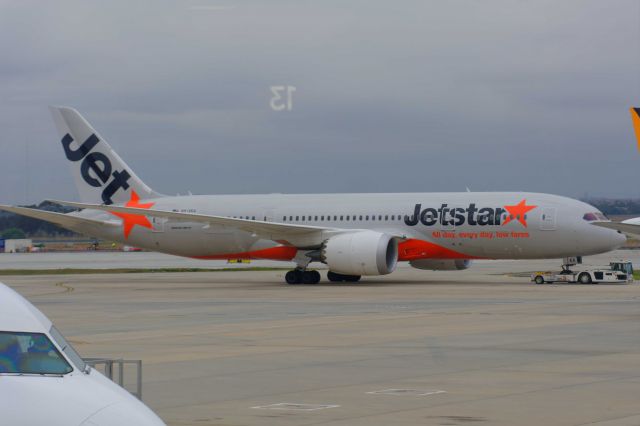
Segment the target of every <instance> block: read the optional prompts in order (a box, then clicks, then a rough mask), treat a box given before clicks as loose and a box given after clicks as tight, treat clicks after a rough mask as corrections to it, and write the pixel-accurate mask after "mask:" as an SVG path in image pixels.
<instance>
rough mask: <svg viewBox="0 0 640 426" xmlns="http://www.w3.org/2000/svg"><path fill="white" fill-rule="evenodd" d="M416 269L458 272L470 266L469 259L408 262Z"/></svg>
mask: <svg viewBox="0 0 640 426" xmlns="http://www.w3.org/2000/svg"><path fill="white" fill-rule="evenodd" d="M409 264H410V265H411V266H413V267H414V268H416V269H430V270H432V271H459V270H461V269H467V268H468V267H469V266H471V260H469V259H418V260H412V261H411V262H409Z"/></svg>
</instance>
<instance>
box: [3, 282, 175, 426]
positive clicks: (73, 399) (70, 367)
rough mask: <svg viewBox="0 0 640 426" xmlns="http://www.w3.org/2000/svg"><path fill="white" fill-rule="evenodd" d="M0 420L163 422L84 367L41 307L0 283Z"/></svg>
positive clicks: (90, 424) (56, 424) (158, 425)
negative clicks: (41, 310) (38, 307)
mask: <svg viewBox="0 0 640 426" xmlns="http://www.w3.org/2000/svg"><path fill="white" fill-rule="evenodd" d="M0 424H2V425H7V426H34V425H51V426H122V425H139V426H164V423H163V422H162V420H160V418H158V416H156V415H155V414H154V413H153V412H152V411H151V410H150V409H149V408H147V406H146V405H144V404H143V403H142V402H140V401H138V400H137V399H136V398H134V397H133V396H132V395H131V394H130V393H129V392H127V391H126V390H125V389H123V388H121V387H120V386H118V385H117V384H115V383H113V382H112V381H111V380H109V379H107V378H106V377H105V376H103V375H102V374H100V373H99V372H98V371H96V370H94V369H93V368H91V367H88V366H87V365H86V364H85V363H84V361H82V358H80V356H79V355H78V354H77V352H76V351H75V350H74V349H73V347H72V346H71V345H70V344H69V342H67V341H66V339H65V338H64V337H63V336H62V334H60V332H59V331H58V330H57V329H56V328H55V327H54V326H53V325H52V324H51V321H49V319H48V318H47V317H45V316H44V314H43V313H42V312H40V310H38V309H37V308H36V307H35V306H33V305H32V304H31V303H29V302H28V301H27V300H26V299H24V298H23V297H22V296H20V295H19V294H18V293H16V292H15V291H13V290H12V289H10V288H9V287H7V286H6V285H4V284H2V283H0Z"/></svg>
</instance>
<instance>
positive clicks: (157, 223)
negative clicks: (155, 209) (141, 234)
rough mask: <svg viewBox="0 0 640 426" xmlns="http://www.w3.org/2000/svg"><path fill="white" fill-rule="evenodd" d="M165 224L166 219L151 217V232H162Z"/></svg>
mask: <svg viewBox="0 0 640 426" xmlns="http://www.w3.org/2000/svg"><path fill="white" fill-rule="evenodd" d="M165 223H167V218H166V217H155V216H154V217H152V218H151V225H152V226H153V228H152V230H153V232H164V224H165Z"/></svg>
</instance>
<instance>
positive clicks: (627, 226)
mask: <svg viewBox="0 0 640 426" xmlns="http://www.w3.org/2000/svg"><path fill="white" fill-rule="evenodd" d="M592 224H593V225H595V226H600V227H602V228H608V229H615V230H616V231H620V232H624V233H625V234H632V235H640V225H635V224H632V223H624V222H593V223H592Z"/></svg>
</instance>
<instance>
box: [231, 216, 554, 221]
mask: <svg viewBox="0 0 640 426" xmlns="http://www.w3.org/2000/svg"><path fill="white" fill-rule="evenodd" d="M229 217H232V218H234V219H246V220H249V219H251V220H256V217H255V216H229ZM307 217H308V218H309V219H308V220H310V221H318V218H320V219H319V220H321V221H323V220H325V219H324V218H325V216H302V221H306V220H307ZM338 217H339V218H340V219H339V220H341V221H344V220H345V218H346V220H348V221H349V220H352V219H351V218H352V217H353V220H369V218H371V220H376V215H371V216H369V215H359V216H358V215H353V216H351V215H346V216H345V215H340V216H338V215H334V216H333V220H334V221H337V220H338ZM377 217H378V221H382V220H383V219H382V218H383V216H382V215H381V214H380V215H378V216H377ZM389 217H391V220H396V215H394V214H392V215H391V216H389V215H384V220H389ZM428 217H429V218H431V216H428ZM293 218H294V216H282V221H283V222H286V221H287V220H288V221H289V222H293ZM326 218H327V220H331V215H327V216H326ZM397 218H398V219H397V220H402V215H398V216H397ZM506 218H507V215H506V214H503V215H502V220H503V221H504V220H505V219H506ZM510 219H511V220H513V219H517V220H520V215H517V216H516V217H514V216H513V215H510ZM524 219H525V220H526V219H527V215H526V214H525V215H524ZM265 220H266V218H265ZM295 220H296V221H300V216H295ZM542 220H544V215H543V216H542Z"/></svg>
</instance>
